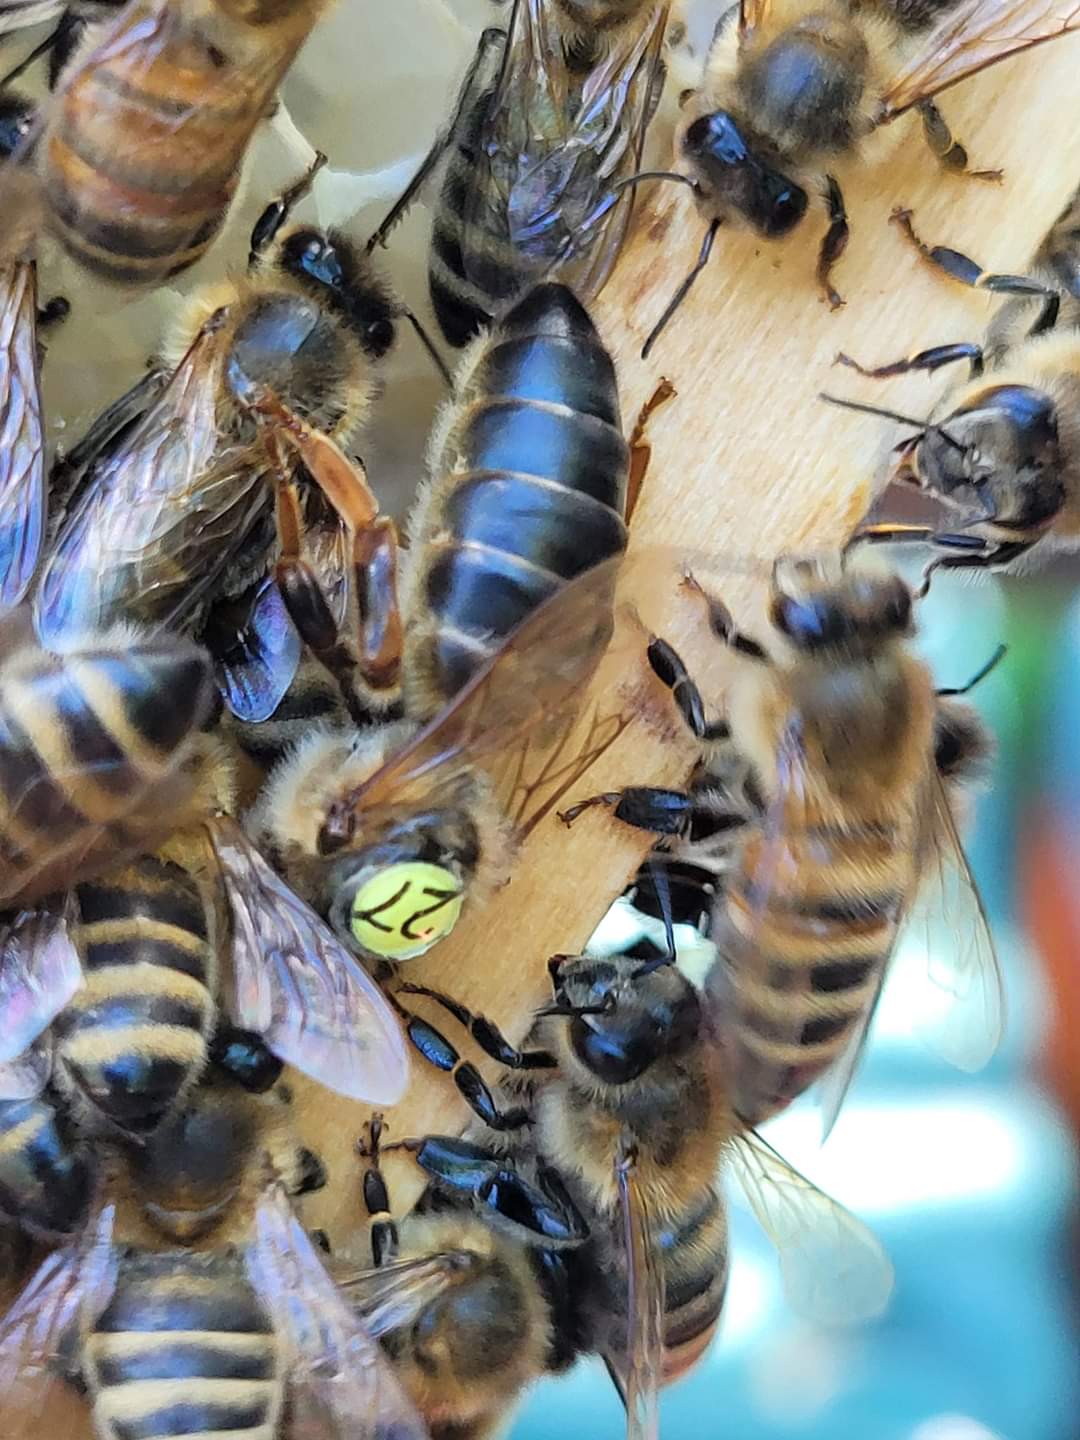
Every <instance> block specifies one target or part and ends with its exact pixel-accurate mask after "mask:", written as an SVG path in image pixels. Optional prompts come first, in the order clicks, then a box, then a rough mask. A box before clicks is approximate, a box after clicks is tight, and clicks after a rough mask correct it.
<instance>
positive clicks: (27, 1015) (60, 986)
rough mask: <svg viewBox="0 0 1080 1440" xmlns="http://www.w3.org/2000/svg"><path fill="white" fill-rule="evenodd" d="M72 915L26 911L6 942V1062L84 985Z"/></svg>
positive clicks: (2, 967)
mask: <svg viewBox="0 0 1080 1440" xmlns="http://www.w3.org/2000/svg"><path fill="white" fill-rule="evenodd" d="M82 980H83V976H82V962H81V961H80V959H79V952H78V950H77V949H76V948H75V943H74V941H73V940H72V938H71V934H70V932H69V930H68V922H67V918H66V916H65V915H64V914H63V913H62V912H61V913H60V914H57V913H55V912H51V911H47V910H24V911H22V912H21V913H20V914H19V915H17V916H16V917H15V919H14V921H13V922H12V924H11V927H10V928H9V930H8V932H7V934H6V935H5V936H4V938H3V941H2V942H0V1064H3V1063H5V1062H7V1061H11V1060H15V1059H16V1058H17V1057H18V1056H21V1055H22V1054H23V1052H24V1051H25V1050H26V1049H27V1048H28V1047H29V1046H30V1045H32V1044H33V1042H34V1041H35V1040H36V1039H37V1038H38V1036H39V1035H40V1034H41V1033H42V1031H43V1030H45V1029H46V1028H47V1027H48V1026H49V1025H51V1024H52V1022H53V1020H54V1019H55V1018H56V1016H57V1015H59V1013H60V1011H61V1010H63V1008H64V1006H65V1005H66V1004H67V1003H68V1001H69V1000H70V999H71V997H72V996H73V995H74V994H75V992H76V990H78V989H79V987H80V986H81V985H82Z"/></svg>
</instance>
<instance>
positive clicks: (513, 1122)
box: [395, 1002, 531, 1130]
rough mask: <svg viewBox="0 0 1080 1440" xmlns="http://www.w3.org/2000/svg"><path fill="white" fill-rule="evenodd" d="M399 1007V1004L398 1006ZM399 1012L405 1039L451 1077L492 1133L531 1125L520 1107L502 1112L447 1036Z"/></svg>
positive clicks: (469, 1063) (429, 1061)
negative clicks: (403, 1025) (403, 1024)
mask: <svg viewBox="0 0 1080 1440" xmlns="http://www.w3.org/2000/svg"><path fill="white" fill-rule="evenodd" d="M395 1004H396V1002H395ZM396 1008H397V1010H398V1012H399V1014H400V1015H401V1017H402V1019H403V1020H404V1022H405V1035H406V1037H407V1039H408V1041H409V1044H410V1045H412V1047H413V1049H414V1050H416V1051H417V1052H418V1053H419V1054H420V1055H421V1056H422V1057H423V1058H424V1059H425V1060H426V1061H427V1062H428V1064H429V1065H434V1066H435V1068H436V1070H442V1071H443V1073H444V1074H447V1075H449V1076H450V1077H451V1078H452V1080H453V1082H454V1084H455V1085H456V1086H457V1088H458V1092H459V1094H460V1095H461V1097H462V1099H463V1100H464V1101H465V1103H466V1104H467V1105H468V1107H469V1109H470V1110H472V1112H473V1114H474V1115H477V1116H479V1118H480V1119H481V1120H482V1121H483V1122H484V1124H485V1125H487V1126H488V1127H489V1128H490V1129H492V1130H520V1129H521V1128H522V1127H523V1126H525V1125H528V1124H530V1123H531V1118H530V1116H529V1112H528V1111H527V1110H525V1109H523V1108H522V1107H521V1106H520V1105H515V1106H512V1107H511V1108H510V1109H508V1110H500V1109H499V1107H498V1105H497V1104H496V1101H495V1096H494V1095H493V1094H492V1093H491V1089H490V1087H489V1086H488V1084H487V1082H486V1081H485V1079H484V1077H483V1076H482V1075H481V1074H480V1071H479V1070H477V1068H476V1066H475V1065H474V1064H473V1063H472V1061H471V1060H463V1059H462V1058H461V1054H460V1053H459V1051H457V1050H456V1049H455V1048H454V1046H453V1045H451V1043H450V1041H449V1040H447V1038H446V1036H445V1035H443V1034H442V1033H441V1032H440V1031H438V1030H436V1028H435V1026H434V1025H431V1024H429V1023H428V1021H427V1020H421V1019H420V1017H419V1015H413V1014H411V1013H410V1012H409V1011H408V1010H406V1009H404V1008H403V1007H402V1006H401V1005H397V1004H396Z"/></svg>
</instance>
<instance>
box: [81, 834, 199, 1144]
mask: <svg viewBox="0 0 1080 1440" xmlns="http://www.w3.org/2000/svg"><path fill="white" fill-rule="evenodd" d="M76 894H77V899H78V906H79V924H78V926H77V927H76V931H75V938H76V943H77V944H78V946H79V950H80V953H81V955H82V959H83V968H84V971H85V983H84V985H83V986H82V988H81V989H80V990H79V991H77V992H76V994H75V996H74V997H73V998H72V1000H71V1001H70V1002H69V1004H68V1006H67V1008H66V1009H65V1010H64V1011H63V1012H62V1013H61V1015H59V1016H58V1017H57V1020H56V1021H55V1024H54V1033H55V1035H56V1038H57V1041H58V1044H59V1053H60V1057H61V1059H62V1061H63V1063H64V1066H65V1070H66V1072H67V1073H68V1075H69V1076H70V1077H71V1078H72V1079H73V1080H74V1082H75V1083H76V1084H77V1085H78V1086H79V1088H80V1089H81V1090H82V1091H83V1092H84V1093H86V1094H87V1095H89V1096H90V1098H91V1099H92V1100H93V1101H94V1103H95V1104H97V1105H98V1106H99V1107H100V1108H101V1109H102V1110H103V1111H104V1112H105V1113H106V1114H108V1115H109V1116H110V1117H111V1118H112V1119H114V1120H116V1121H117V1122H118V1123H120V1124H124V1125H126V1126H128V1127H130V1128H137V1129H142V1128H149V1127H151V1126H153V1125H156V1124H157V1123H158V1122H159V1121H160V1120H161V1118H162V1117H163V1116H164V1114H165V1113H166V1111H167V1110H168V1109H169V1108H170V1107H171V1106H172V1105H173V1103H174V1102H175V1101H176V1099H177V1098H178V1096H179V1095H180V1093H181V1092H182V1091H183V1090H184V1089H185V1088H186V1086H187V1085H188V1084H189V1083H190V1082H191V1081H192V1080H194V1078H195V1077H196V1076H197V1075H198V1073H199V1072H200V1071H201V1070H202V1068H203V1066H204V1064H205V1063H206V1049H207V1042H208V1038H209V1035H210V1033H211V1030H212V1029H213V1025H214V1019H215V1002H214V993H213V992H214V986H215V979H216V975H215V969H214V957H213V951H212V949H211V946H210V943H209V936H208V930H207V917H206V911H205V907H204V904H203V901H202V897H201V894H200V892H199V889H198V886H197V885H196V883H195V882H194V880H192V878H191V877H190V876H189V875H188V874H187V873H186V872H185V871H184V870H182V869H181V868H180V867H179V866H177V865H173V864H171V863H168V862H164V861H161V860H157V859H154V858H152V857H148V858H146V859H143V860H141V861H140V862H139V863H138V864H137V865H133V866H131V867H130V868H129V869H128V870H126V871H123V872H122V873H121V874H120V875H118V876H115V877H110V879H109V880H108V881H107V882H105V883H101V884H88V885H81V886H79V888H78V890H77V892H76Z"/></svg>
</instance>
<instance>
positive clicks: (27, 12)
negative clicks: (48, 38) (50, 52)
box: [0, 0, 67, 35]
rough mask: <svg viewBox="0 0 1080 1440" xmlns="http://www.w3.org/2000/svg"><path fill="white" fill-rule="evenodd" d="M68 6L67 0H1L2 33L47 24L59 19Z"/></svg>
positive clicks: (6, 33)
mask: <svg viewBox="0 0 1080 1440" xmlns="http://www.w3.org/2000/svg"><path fill="white" fill-rule="evenodd" d="M66 8H67V6H66V0H0V35H12V34H14V33H15V31H17V30H28V29H29V28H30V26H31V25H45V24H47V23H48V22H49V21H50V20H56V19H58V18H59V16H60V15H61V14H63V12H64V10H65V9H66Z"/></svg>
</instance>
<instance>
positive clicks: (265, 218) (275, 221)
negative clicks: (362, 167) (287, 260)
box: [248, 150, 326, 270]
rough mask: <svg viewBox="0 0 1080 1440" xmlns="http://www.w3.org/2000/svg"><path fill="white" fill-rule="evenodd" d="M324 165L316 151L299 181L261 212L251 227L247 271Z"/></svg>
mask: <svg viewBox="0 0 1080 1440" xmlns="http://www.w3.org/2000/svg"><path fill="white" fill-rule="evenodd" d="M325 164H326V156H325V155H324V154H323V153H322V151H321V150H316V152H315V159H314V160H313V161H312V162H311V164H310V165H309V166H308V168H307V169H306V170H305V171H304V173H303V175H301V177H300V179H299V180H297V181H295V182H294V183H293V184H292V185H290V186H289V188H288V189H287V190H283V191H282V193H281V194H280V195H279V196H278V197H277V199H276V200H271V201H270V204H269V205H267V207H266V209H265V210H264V211H263V212H262V214H261V215H260V216H259V218H258V219H257V220H256V221H255V224H254V225H253V226H252V227H251V240H250V245H249V250H248V269H249V270H254V268H255V266H256V265H257V264H258V263H259V261H260V259H261V258H262V256H263V254H264V253H265V252H266V250H267V249H268V248H269V246H270V245H272V244H273V242H274V240H275V238H276V237H277V234H278V232H279V231H280V229H281V227H282V226H283V225H284V224H285V222H286V220H288V218H289V216H290V215H291V214H292V212H293V211H294V210H295V209H296V207H297V205H299V203H300V201H301V200H303V198H304V196H305V195H307V194H308V193H309V192H310V190H311V187H312V185H313V184H314V183H315V176H316V175H317V174H318V173H319V171H320V170H321V169H322V168H323V166H324V165H325Z"/></svg>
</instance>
